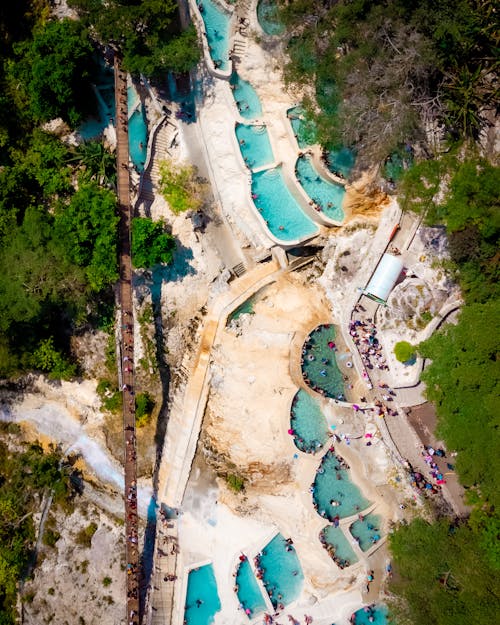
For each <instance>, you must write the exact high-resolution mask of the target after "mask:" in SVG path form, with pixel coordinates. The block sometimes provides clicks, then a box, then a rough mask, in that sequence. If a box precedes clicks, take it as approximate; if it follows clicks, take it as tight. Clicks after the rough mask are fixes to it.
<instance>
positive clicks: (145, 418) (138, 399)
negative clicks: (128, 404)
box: [135, 393, 155, 427]
mask: <svg viewBox="0 0 500 625" xmlns="http://www.w3.org/2000/svg"><path fill="white" fill-rule="evenodd" d="M154 407H155V402H154V399H153V398H152V397H151V395H150V394H149V393H137V395H136V396H135V423H136V425H137V427H142V426H143V425H146V423H148V422H149V419H150V418H151V413H152V412H153V408H154Z"/></svg>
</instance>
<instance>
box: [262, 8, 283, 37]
mask: <svg viewBox="0 0 500 625" xmlns="http://www.w3.org/2000/svg"><path fill="white" fill-rule="evenodd" d="M257 19H258V20H259V24H260V25H261V28H262V30H263V31H264V32H265V33H266V35H281V33H282V32H284V30H285V26H284V24H282V23H281V22H280V21H279V19H278V4H277V2H276V0H260V2H259V4H258V5H257Z"/></svg>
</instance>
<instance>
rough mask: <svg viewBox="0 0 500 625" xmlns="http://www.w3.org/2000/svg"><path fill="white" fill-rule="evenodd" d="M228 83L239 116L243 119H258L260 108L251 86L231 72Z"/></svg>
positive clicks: (255, 93)
mask: <svg viewBox="0 0 500 625" xmlns="http://www.w3.org/2000/svg"><path fill="white" fill-rule="evenodd" d="M229 83H230V85H231V89H232V91H233V97H234V100H235V102H236V105H237V106H238V110H239V112H240V115H241V116H242V117H244V118H245V119H255V118H256V117H258V116H259V115H260V114H261V113H262V106H261V104H260V100H259V96H258V95H257V92H256V91H255V89H254V88H253V87H252V85H251V84H250V83H249V82H247V81H246V80H243V78H240V77H239V76H238V74H237V73H236V72H233V74H232V76H231V80H230V81H229Z"/></svg>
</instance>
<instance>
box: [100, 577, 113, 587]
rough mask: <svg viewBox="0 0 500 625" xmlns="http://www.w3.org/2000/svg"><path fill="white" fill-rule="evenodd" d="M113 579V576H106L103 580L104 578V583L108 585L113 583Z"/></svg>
mask: <svg viewBox="0 0 500 625" xmlns="http://www.w3.org/2000/svg"><path fill="white" fill-rule="evenodd" d="M112 581H113V580H112V579H111V577H108V576H106V577H105V578H104V579H103V580H102V585H103V586H105V587H107V586H110V585H111V582H112Z"/></svg>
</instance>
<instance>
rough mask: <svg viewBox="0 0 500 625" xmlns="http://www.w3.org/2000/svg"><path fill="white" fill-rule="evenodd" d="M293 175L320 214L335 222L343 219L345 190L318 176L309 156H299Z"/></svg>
mask: <svg viewBox="0 0 500 625" xmlns="http://www.w3.org/2000/svg"><path fill="white" fill-rule="evenodd" d="M295 173H296V175H297V178H298V180H299V182H300V184H301V185H302V186H303V187H304V190H305V192H306V193H307V195H308V196H309V197H310V198H311V200H312V201H313V202H314V203H315V204H316V205H317V206H319V207H320V209H321V212H323V213H324V214H325V215H326V216H327V217H329V218H330V219H335V220H336V221H342V220H343V219H344V211H343V210H342V202H343V200H344V195H345V189H344V187H343V186H342V185H341V184H336V183H334V182H330V181H329V180H326V179H325V178H323V177H322V176H320V174H319V173H318V172H317V171H316V169H315V167H314V164H313V162H312V159H311V157H309V156H301V157H300V158H298V159H297V163H296V165H295Z"/></svg>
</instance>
